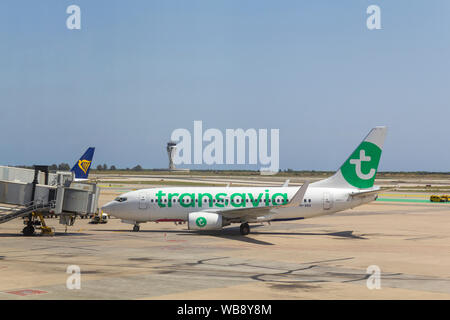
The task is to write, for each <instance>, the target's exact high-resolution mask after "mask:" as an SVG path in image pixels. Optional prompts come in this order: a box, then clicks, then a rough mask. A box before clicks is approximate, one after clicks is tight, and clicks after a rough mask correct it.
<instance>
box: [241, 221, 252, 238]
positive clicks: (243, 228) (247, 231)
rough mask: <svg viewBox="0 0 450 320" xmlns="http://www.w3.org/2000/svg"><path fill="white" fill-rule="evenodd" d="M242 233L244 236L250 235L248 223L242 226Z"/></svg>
mask: <svg viewBox="0 0 450 320" xmlns="http://www.w3.org/2000/svg"><path fill="white" fill-rule="evenodd" d="M240 231H241V234H242V235H243V236H246V235H248V234H249V233H250V226H249V225H248V223H243V224H241V228H240Z"/></svg>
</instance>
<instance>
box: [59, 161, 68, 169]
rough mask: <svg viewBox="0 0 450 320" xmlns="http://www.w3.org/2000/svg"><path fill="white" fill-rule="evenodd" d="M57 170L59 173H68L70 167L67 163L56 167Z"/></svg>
mask: <svg viewBox="0 0 450 320" xmlns="http://www.w3.org/2000/svg"><path fill="white" fill-rule="evenodd" d="M58 170H60V171H69V170H70V166H69V164H68V163H64V162H63V163H60V164H59V166H58Z"/></svg>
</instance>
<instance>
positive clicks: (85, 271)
mask: <svg viewBox="0 0 450 320" xmlns="http://www.w3.org/2000/svg"><path fill="white" fill-rule="evenodd" d="M389 196H390V198H391V199H395V198H396V197H395V195H394V196H392V194H391V195H389V194H388V195H384V198H389ZM112 197H114V192H107V191H105V192H104V193H103V194H102V199H101V203H100V204H102V203H104V202H106V201H108V200H109V199H111V198H112ZM380 198H381V199H383V197H380ZM399 198H401V197H400V196H397V199H399ZM404 198H408V197H404ZM410 198H411V197H410ZM412 198H413V199H415V198H419V199H420V197H417V196H416V197H412ZM406 200H407V199H406ZM88 221H89V220H86V219H83V220H80V219H79V220H77V221H76V223H75V225H74V226H73V227H69V229H68V231H67V232H65V230H64V226H62V225H59V224H58V220H57V219H49V220H47V223H48V224H49V225H50V226H52V227H54V228H55V230H56V235H55V236H53V237H48V236H35V237H23V236H22V235H21V233H20V231H21V229H22V228H23V224H22V220H14V221H11V222H8V223H5V224H3V225H0V243H1V246H0V299H19V300H20V299H180V300H189V299H257V300H264V299H449V298H450V254H449V252H450V241H449V240H450V239H449V238H450V235H449V232H448V226H449V225H450V204H445V203H436V204H432V203H425V202H419V203H415V202H408V201H397V202H393V201H376V202H373V203H370V204H367V205H364V206H361V207H358V208H355V209H352V210H347V211H343V212H340V213H337V214H334V215H330V216H323V217H318V218H313V219H309V220H300V221H290V222H279V223H272V224H271V225H267V224H264V225H256V226H252V231H251V234H250V235H248V236H241V235H240V234H239V226H238V225H236V226H231V227H227V228H225V229H224V230H223V231H217V232H206V233H205V232H194V231H188V230H187V227H186V225H174V224H173V223H146V224H142V225H141V231H140V232H137V233H136V232H132V231H131V228H132V226H131V225H128V224H123V223H121V222H120V220H117V219H110V220H109V222H108V223H107V224H98V225H92V224H88ZM73 265H75V266H78V267H79V269H80V272H81V274H80V278H79V279H80V282H79V284H80V289H69V288H68V286H67V282H69V287H71V286H70V284H74V283H77V282H76V281H75V282H73V281H72V280H73V278H72V277H73V275H72V274H71V273H67V272H68V267H69V266H73ZM370 266H372V267H370ZM374 266H375V267H374ZM369 267H370V268H369ZM368 268H369V272H368ZM374 268H375V269H374ZM371 270H379V271H380V277H379V282H377V279H375V278H374V277H375V276H376V275H374V274H372V273H371V272H370V271H371ZM69 272H70V269H69ZM368 282H369V286H368ZM374 283H376V284H379V286H375V288H374V286H373V284H374ZM370 284H372V285H370ZM377 287H378V288H377Z"/></svg>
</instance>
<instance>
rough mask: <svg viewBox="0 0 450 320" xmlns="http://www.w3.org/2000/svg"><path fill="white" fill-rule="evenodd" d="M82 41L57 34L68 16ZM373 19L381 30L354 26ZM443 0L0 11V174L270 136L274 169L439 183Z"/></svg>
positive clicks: (449, 64)
mask: <svg viewBox="0 0 450 320" xmlns="http://www.w3.org/2000/svg"><path fill="white" fill-rule="evenodd" d="M71 4H76V5H79V6H80V7H81V11H82V29H81V30H79V31H71V30H68V29H67V28H66V19H67V17H68V14H66V12H65V11H66V8H67V7H68V6H69V5H71ZM370 4H377V5H379V6H380V7H381V10H382V11H381V19H382V20H381V23H382V28H383V29H382V30H375V31H369V30H368V29H367V28H366V19H367V14H366V8H367V7H368V5H370ZM449 12H450V2H449V1H448V0H433V1H425V0H421V1H413V0H396V1H392V0H391V1H385V0H383V1H381V0H372V1H363V0H358V1H357V0H354V1H335V0H328V1H324V0H322V1H321V0H318V1H298V0H295V1H273V0H272V1H266V0H258V1H256V0H254V1H237V0H236V1H231V0H214V1H211V0H202V1H193V0H178V1H171V0H161V1H137V0H135V1H111V0H109V1H101V0H95V1H62V0H46V1H32V0H29V1H23V0H2V1H1V2H0V111H1V114H0V132H1V136H2V138H1V142H0V150H1V152H0V164H5V165H16V164H28V165H31V164H34V163H48V164H51V163H60V162H70V163H72V162H74V161H75V160H76V158H77V157H78V156H79V155H81V153H82V152H83V151H84V149H85V148H87V147H88V146H95V147H96V148H97V150H96V155H95V158H94V162H95V163H94V165H97V164H99V163H107V164H110V165H111V164H115V165H116V166H119V167H132V166H134V165H136V164H141V165H142V166H143V167H165V166H167V162H168V161H167V154H166V153H165V143H166V142H167V141H168V140H169V137H170V134H171V132H172V131H173V130H174V129H176V128H187V129H190V130H192V128H193V121H194V120H203V125H204V127H205V128H218V129H221V130H223V131H225V129H226V128H244V129H247V128H279V129H280V167H281V168H283V169H284V168H293V169H300V170H302V169H304V170H309V169H315V170H334V169H336V168H337V167H338V166H339V165H340V164H341V163H342V162H343V161H344V160H345V158H346V156H347V155H348V154H350V152H351V151H353V149H354V147H355V146H356V144H357V143H359V141H360V140H361V139H362V138H363V137H364V135H365V134H366V133H367V132H368V130H369V129H370V128H371V127H372V126H376V125H387V126H389V133H388V137H387V141H386V144H385V149H384V153H383V156H382V159H381V166H380V169H381V170H427V171H450V144H449V137H450V126H449V124H450V18H449V17H450V15H449Z"/></svg>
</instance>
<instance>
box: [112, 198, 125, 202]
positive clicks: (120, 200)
mask: <svg viewBox="0 0 450 320" xmlns="http://www.w3.org/2000/svg"><path fill="white" fill-rule="evenodd" d="M114 200H116V201H117V202H125V201H127V198H126V197H117V198H116V199H114Z"/></svg>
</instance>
